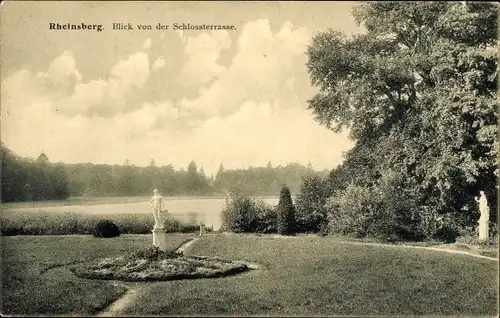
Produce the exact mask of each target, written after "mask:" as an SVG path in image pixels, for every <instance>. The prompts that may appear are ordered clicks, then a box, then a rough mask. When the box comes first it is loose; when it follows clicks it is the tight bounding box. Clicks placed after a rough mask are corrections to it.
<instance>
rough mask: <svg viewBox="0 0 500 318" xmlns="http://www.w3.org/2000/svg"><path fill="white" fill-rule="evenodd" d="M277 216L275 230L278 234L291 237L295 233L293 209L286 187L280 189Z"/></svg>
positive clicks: (288, 190)
mask: <svg viewBox="0 0 500 318" xmlns="http://www.w3.org/2000/svg"><path fill="white" fill-rule="evenodd" d="M277 214H278V218H277V223H276V229H277V231H278V234H281V235H291V234H293V233H295V230H296V226H295V207H294V206H293V201H292V196H291V194H290V189H289V188H288V187H287V186H286V185H284V186H283V187H282V188H281V192H280V199H279V202H278V206H277Z"/></svg>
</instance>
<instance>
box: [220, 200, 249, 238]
mask: <svg viewBox="0 0 500 318" xmlns="http://www.w3.org/2000/svg"><path fill="white" fill-rule="evenodd" d="M221 217H222V226H223V228H224V230H228V231H232V232H235V233H243V232H255V223H256V219H257V211H256V209H255V201H254V199H253V198H250V197H247V196H241V195H234V196H232V197H231V198H230V199H229V201H228V202H227V204H226V206H225V207H224V208H223V210H222V213H221Z"/></svg>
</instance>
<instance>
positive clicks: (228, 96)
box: [180, 19, 312, 118]
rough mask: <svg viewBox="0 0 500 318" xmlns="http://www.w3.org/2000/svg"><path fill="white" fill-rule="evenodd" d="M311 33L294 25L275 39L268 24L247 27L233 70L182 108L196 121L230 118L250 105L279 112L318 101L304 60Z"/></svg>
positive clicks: (232, 65)
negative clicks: (271, 105) (266, 104)
mask: <svg viewBox="0 0 500 318" xmlns="http://www.w3.org/2000/svg"><path fill="white" fill-rule="evenodd" d="M309 39H310V32H309V31H308V30H307V29H305V28H299V29H294V27H293V25H292V24H291V23H289V22H287V23H285V24H284V25H283V27H282V28H281V29H280V30H279V31H278V32H277V33H274V34H273V32H272V30H271V27H270V25H269V21H268V20H266V19H262V20H257V21H253V22H249V23H247V24H246V25H245V26H244V27H243V30H242V34H241V35H240V37H239V39H238V51H237V53H236V54H235V56H234V57H233V59H232V63H231V65H230V66H229V67H227V68H226V69H225V70H223V71H222V72H221V73H220V75H219V76H218V77H217V79H216V80H215V81H213V82H212V83H211V84H210V86H209V87H207V88H201V89H200V93H199V96H198V97H197V98H195V99H183V100H181V101H180V107H182V108H184V109H186V110H188V111H190V112H191V113H192V114H193V116H199V117H201V118H209V117H211V116H225V115H228V114H231V113H232V112H234V111H236V110H238V108H239V107H240V106H241V105H243V104H244V103H245V102H247V101H258V102H273V101H274V100H276V103H274V104H275V105H276V106H277V107H303V102H305V100H307V99H308V98H310V97H311V96H312V92H311V89H308V87H309V83H308V82H307V81H308V75H307V69H306V67H305V63H306V56H305V54H304V52H305V50H306V47H307V44H308V43H309Z"/></svg>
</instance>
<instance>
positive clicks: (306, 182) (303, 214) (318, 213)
mask: <svg viewBox="0 0 500 318" xmlns="http://www.w3.org/2000/svg"><path fill="white" fill-rule="evenodd" d="M330 190H331V188H330V187H329V184H328V183H327V182H326V180H323V179H322V178H321V177H319V176H318V175H315V174H310V175H306V176H304V177H303V178H302V183H301V185H300V188H299V193H298V195H297V198H296V200H295V202H296V207H297V209H296V219H297V228H298V230H300V231H301V232H318V231H319V230H320V229H321V226H322V225H323V224H324V223H326V221H327V213H326V208H325V204H326V202H327V200H328V198H329V197H330V195H331V194H332V193H331V191H330Z"/></svg>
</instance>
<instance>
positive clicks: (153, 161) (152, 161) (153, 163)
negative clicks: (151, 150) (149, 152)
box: [149, 159, 156, 167]
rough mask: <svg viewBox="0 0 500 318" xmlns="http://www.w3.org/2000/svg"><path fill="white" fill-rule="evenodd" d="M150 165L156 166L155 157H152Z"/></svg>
mask: <svg viewBox="0 0 500 318" xmlns="http://www.w3.org/2000/svg"><path fill="white" fill-rule="evenodd" d="M149 166H150V167H156V162H155V160H154V159H151V160H150V161H149Z"/></svg>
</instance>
